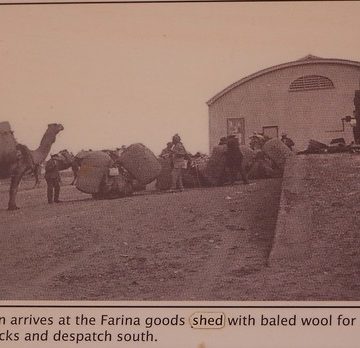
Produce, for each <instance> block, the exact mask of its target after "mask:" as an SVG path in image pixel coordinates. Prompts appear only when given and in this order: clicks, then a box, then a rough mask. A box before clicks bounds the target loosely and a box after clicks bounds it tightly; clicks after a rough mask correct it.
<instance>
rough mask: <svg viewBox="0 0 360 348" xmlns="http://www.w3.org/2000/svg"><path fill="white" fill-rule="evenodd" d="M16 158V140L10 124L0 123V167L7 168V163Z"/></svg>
mask: <svg viewBox="0 0 360 348" xmlns="http://www.w3.org/2000/svg"><path fill="white" fill-rule="evenodd" d="M15 158H16V140H15V138H14V135H13V132H12V131H11V127H10V123H9V122H0V165H1V166H6V164H7V163H9V162H11V161H13V160H14V159H15Z"/></svg>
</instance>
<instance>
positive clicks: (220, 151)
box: [204, 145, 227, 185]
mask: <svg viewBox="0 0 360 348" xmlns="http://www.w3.org/2000/svg"><path fill="white" fill-rule="evenodd" d="M226 150H227V146H226V145H218V146H215V147H214V148H213V151H212V153H211V156H210V158H209V160H208V161H207V164H206V168H205V170H204V175H205V177H206V179H207V180H208V181H209V183H210V184H211V185H218V184H219V181H220V180H221V177H222V175H223V174H224V170H225V161H226V157H225V153H226Z"/></svg>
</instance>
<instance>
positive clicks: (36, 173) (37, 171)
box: [34, 165, 41, 188]
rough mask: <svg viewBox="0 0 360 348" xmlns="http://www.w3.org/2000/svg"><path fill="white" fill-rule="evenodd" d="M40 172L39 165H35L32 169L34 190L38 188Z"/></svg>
mask: <svg viewBox="0 0 360 348" xmlns="http://www.w3.org/2000/svg"><path fill="white" fill-rule="evenodd" d="M40 172H41V167H40V166H39V165H36V166H35V168H34V178H35V185H34V188H36V187H39V186H40Z"/></svg>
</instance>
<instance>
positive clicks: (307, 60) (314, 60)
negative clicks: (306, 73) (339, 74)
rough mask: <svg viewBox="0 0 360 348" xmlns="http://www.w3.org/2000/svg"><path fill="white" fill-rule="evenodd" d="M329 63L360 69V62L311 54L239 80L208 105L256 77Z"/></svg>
mask: <svg viewBox="0 0 360 348" xmlns="http://www.w3.org/2000/svg"><path fill="white" fill-rule="evenodd" d="M329 63H330V64H340V65H350V66H356V67H358V68H360V62H356V61H353V60H346V59H337V58H321V57H316V56H313V55H311V54H309V55H307V56H305V57H304V58H301V59H298V60H295V61H293V62H288V63H283V64H279V65H275V66H272V67H270V68H266V69H263V70H260V71H258V72H256V73H254V74H251V75H249V76H246V77H244V78H242V79H241V80H239V81H237V82H235V83H233V84H231V85H230V86H228V87H226V88H225V89H223V90H222V91H221V92H219V93H217V94H216V95H215V96H213V97H212V98H211V99H210V100H209V101H207V102H206V104H207V105H208V106H210V105H211V104H213V103H214V102H215V101H216V100H217V99H219V98H220V97H222V96H223V95H224V94H226V93H227V92H229V91H231V90H232V89H234V88H236V87H238V86H240V85H242V84H243V83H245V82H248V81H250V80H252V79H254V78H256V77H259V76H262V75H265V74H268V73H270V72H273V71H276V70H281V69H286V68H290V67H293V66H298V65H306V64H329Z"/></svg>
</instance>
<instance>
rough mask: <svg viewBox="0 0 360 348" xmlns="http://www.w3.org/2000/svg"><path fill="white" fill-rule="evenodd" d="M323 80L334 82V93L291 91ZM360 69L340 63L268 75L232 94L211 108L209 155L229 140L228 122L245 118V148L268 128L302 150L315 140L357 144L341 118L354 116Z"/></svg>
mask: <svg viewBox="0 0 360 348" xmlns="http://www.w3.org/2000/svg"><path fill="white" fill-rule="evenodd" d="M305 75H319V76H324V77H327V78H329V79H330V80H332V82H333V84H334V87H335V88H333V89H324V90H311V91H309V90H307V91H292V92H289V87H290V84H291V82H293V81H294V80H296V79H298V78H300V77H302V76H305ZM359 81H360V68H359V67H356V66H350V65H344V64H336V63H321V64H319V63H314V64H306V65H305V64H304V65H298V66H290V67H286V68H283V69H279V70H275V71H271V72H267V73H265V74H263V75H260V76H258V77H255V78H253V79H250V80H249V81H247V82H244V83H242V84H240V85H239V86H237V87H235V88H233V89H231V90H229V91H228V92H227V93H225V94H224V95H222V96H221V97H220V98H218V99H217V100H215V101H214V102H213V103H212V104H210V106H209V135H210V151H211V149H212V148H213V146H215V145H216V144H217V143H218V141H219V139H220V137H222V136H225V135H227V119H228V118H239V117H240V118H244V119H245V143H246V144H248V141H249V136H250V135H251V134H252V133H253V132H254V131H256V132H262V130H263V127H264V126H277V127H278V131H279V133H278V134H279V135H280V134H281V133H282V132H286V133H287V134H288V136H289V137H290V138H292V139H293V140H294V141H295V143H296V147H297V148H298V149H304V148H306V146H307V144H308V142H309V140H310V139H314V140H318V141H322V142H325V143H328V142H329V141H330V140H331V139H333V138H339V137H344V138H345V139H346V140H347V141H350V140H352V130H351V128H350V127H349V126H348V125H345V131H344V132H343V131H341V129H342V121H341V118H342V117H344V116H346V115H353V110H354V102H353V99H354V93H355V90H356V89H359Z"/></svg>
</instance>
